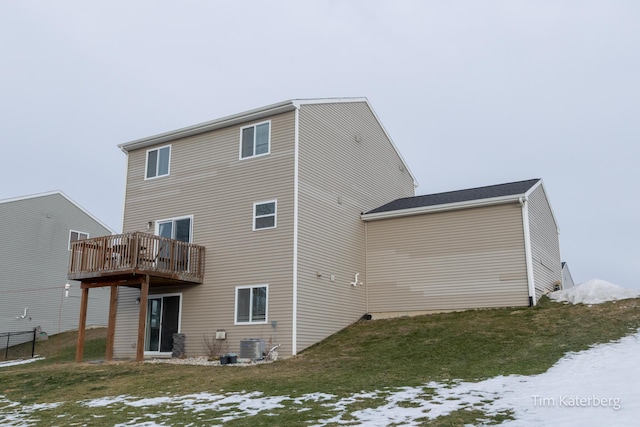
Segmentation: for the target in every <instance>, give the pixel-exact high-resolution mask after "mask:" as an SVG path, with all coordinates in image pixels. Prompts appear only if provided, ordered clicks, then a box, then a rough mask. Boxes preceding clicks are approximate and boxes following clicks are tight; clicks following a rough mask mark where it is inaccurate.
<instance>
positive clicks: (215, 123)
mask: <svg viewBox="0 0 640 427" xmlns="http://www.w3.org/2000/svg"><path fill="white" fill-rule="evenodd" d="M358 102H362V103H365V104H366V105H367V107H369V110H371V112H372V113H373V116H374V117H375V119H376V121H377V122H378V124H379V125H380V127H381V128H382V131H383V132H384V134H385V135H386V137H387V139H388V140H389V141H390V142H391V146H392V147H393V149H394V150H395V152H396V153H397V154H398V157H400V161H402V163H403V164H404V168H405V169H406V170H407V172H408V173H409V175H410V176H411V178H412V179H413V182H414V185H415V186H416V187H417V186H418V182H417V180H416V177H415V175H414V174H413V173H412V172H411V169H409V165H408V164H407V162H406V161H405V159H404V158H403V157H402V154H401V153H400V151H399V150H398V147H396V145H395V144H394V142H393V140H392V139H391V136H390V135H389V133H388V132H387V130H386V129H385V127H384V125H383V124H382V122H381V121H380V118H379V117H378V115H377V114H376V112H375V111H374V109H373V108H372V107H371V104H370V103H369V100H368V99H367V98H365V97H357V98H355V97H354V98H349V97H344V98H313V99H290V100H288V101H283V102H279V103H276V104H270V105H267V106H264V107H260V108H256V109H253V110H248V111H244V112H242V113H237V114H233V115H230V116H225V117H221V118H219V119H215V120H211V121H208V122H204V123H199V124H196V125H193V126H187V127H184V128H180V129H176V130H172V131H169V132H165V133H161V134H158V135H153V136H149V137H146V138H141V139H136V140H134V141H130V142H125V143H123V144H119V145H118V147H120V149H121V150H122V151H123V152H125V153H128V152H130V151H133V150H138V149H141V148H147V147H150V146H153V145H157V144H163V143H167V142H170V141H174V140H176V139H180V138H185V137H188V136H193V135H198V134H201V133H204V132H210V131H212V130H216V129H222V128H225V127H229V126H233V125H237V124H241V123H246V122H250V121H257V120H261V119H264V118H267V117H269V116H273V115H274V114H281V113H286V112H288V111H294V110H296V109H299V108H300V107H301V106H302V105H315V104H338V103H358Z"/></svg>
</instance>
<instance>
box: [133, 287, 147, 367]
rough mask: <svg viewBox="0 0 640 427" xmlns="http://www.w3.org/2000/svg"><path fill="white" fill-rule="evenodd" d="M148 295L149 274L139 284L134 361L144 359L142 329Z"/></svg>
mask: <svg viewBox="0 0 640 427" xmlns="http://www.w3.org/2000/svg"><path fill="white" fill-rule="evenodd" d="M148 297H149V275H146V276H145V277H144V278H143V279H142V283H141V284H140V316H139V317H138V344H137V346H136V361H138V362H142V361H143V360H144V330H145V324H146V321H147V299H148Z"/></svg>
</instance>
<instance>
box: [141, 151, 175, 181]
mask: <svg viewBox="0 0 640 427" xmlns="http://www.w3.org/2000/svg"><path fill="white" fill-rule="evenodd" d="M167 147H169V164H168V165H167V173H166V174H165V175H155V176H147V168H148V167H149V153H150V152H151V151H157V152H158V154H159V153H160V150H162V149H163V148H167ZM171 151H172V149H171V144H169V145H163V146H162V147H156V148H150V149H149V150H147V153H146V155H145V156H146V157H145V159H144V180H145V181H147V180H149V179H158V178H163V177H165V176H169V175H171ZM159 160H160V156H159V155H158V164H157V165H156V173H157V172H158V170H157V169H158V165H159V164H160V162H159Z"/></svg>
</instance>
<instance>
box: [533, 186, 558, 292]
mask: <svg viewBox="0 0 640 427" xmlns="http://www.w3.org/2000/svg"><path fill="white" fill-rule="evenodd" d="M528 203H529V233H530V235H531V263H532V266H533V279H534V283H535V288H536V300H538V299H540V297H541V296H542V295H544V294H546V293H548V292H552V291H553V290H554V287H555V286H556V285H558V286H560V284H561V283H562V261H561V260H560V242H559V239H558V227H557V225H556V221H555V219H554V217H553V214H552V212H551V206H550V205H549V201H548V199H547V196H546V194H545V191H544V187H543V186H542V185H540V186H538V187H537V188H536V189H535V190H534V191H533V192H532V193H531V195H529V202H528Z"/></svg>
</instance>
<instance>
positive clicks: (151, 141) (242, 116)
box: [118, 101, 296, 153]
mask: <svg viewBox="0 0 640 427" xmlns="http://www.w3.org/2000/svg"><path fill="white" fill-rule="evenodd" d="M295 109H296V106H295V105H294V103H293V102H292V101H285V102H281V103H278V104H272V105H268V106H266V107H262V108H258V109H254V110H249V111H245V112H243V113H239V114H234V115H231V116H227V117H222V118H220V119H216V120H212V121H208V122H204V123H199V124H197V125H193V126H188V127H184V128H181V129H177V130H173V131H170V132H165V133H161V134H158V135H154V136H149V137H146V138H141V139H136V140H134V141H130V142H125V143H123V144H119V145H118V147H119V148H120V149H121V150H122V151H123V152H125V153H128V152H129V151H133V150H138V149H140V148H146V147H150V146H152V145H157V144H163V143H167V142H170V141H174V140H176V139H180V138H186V137H188V136H193V135H198V134H201V133H205V132H210V131H212V130H216V129H221V128H225V127H229V126H233V125H237V124H239V123H245V122H250V121H256V120H260V119H263V118H265V117H269V116H272V115H274V114H280V113H286V112H288V111H293V110H295Z"/></svg>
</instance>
